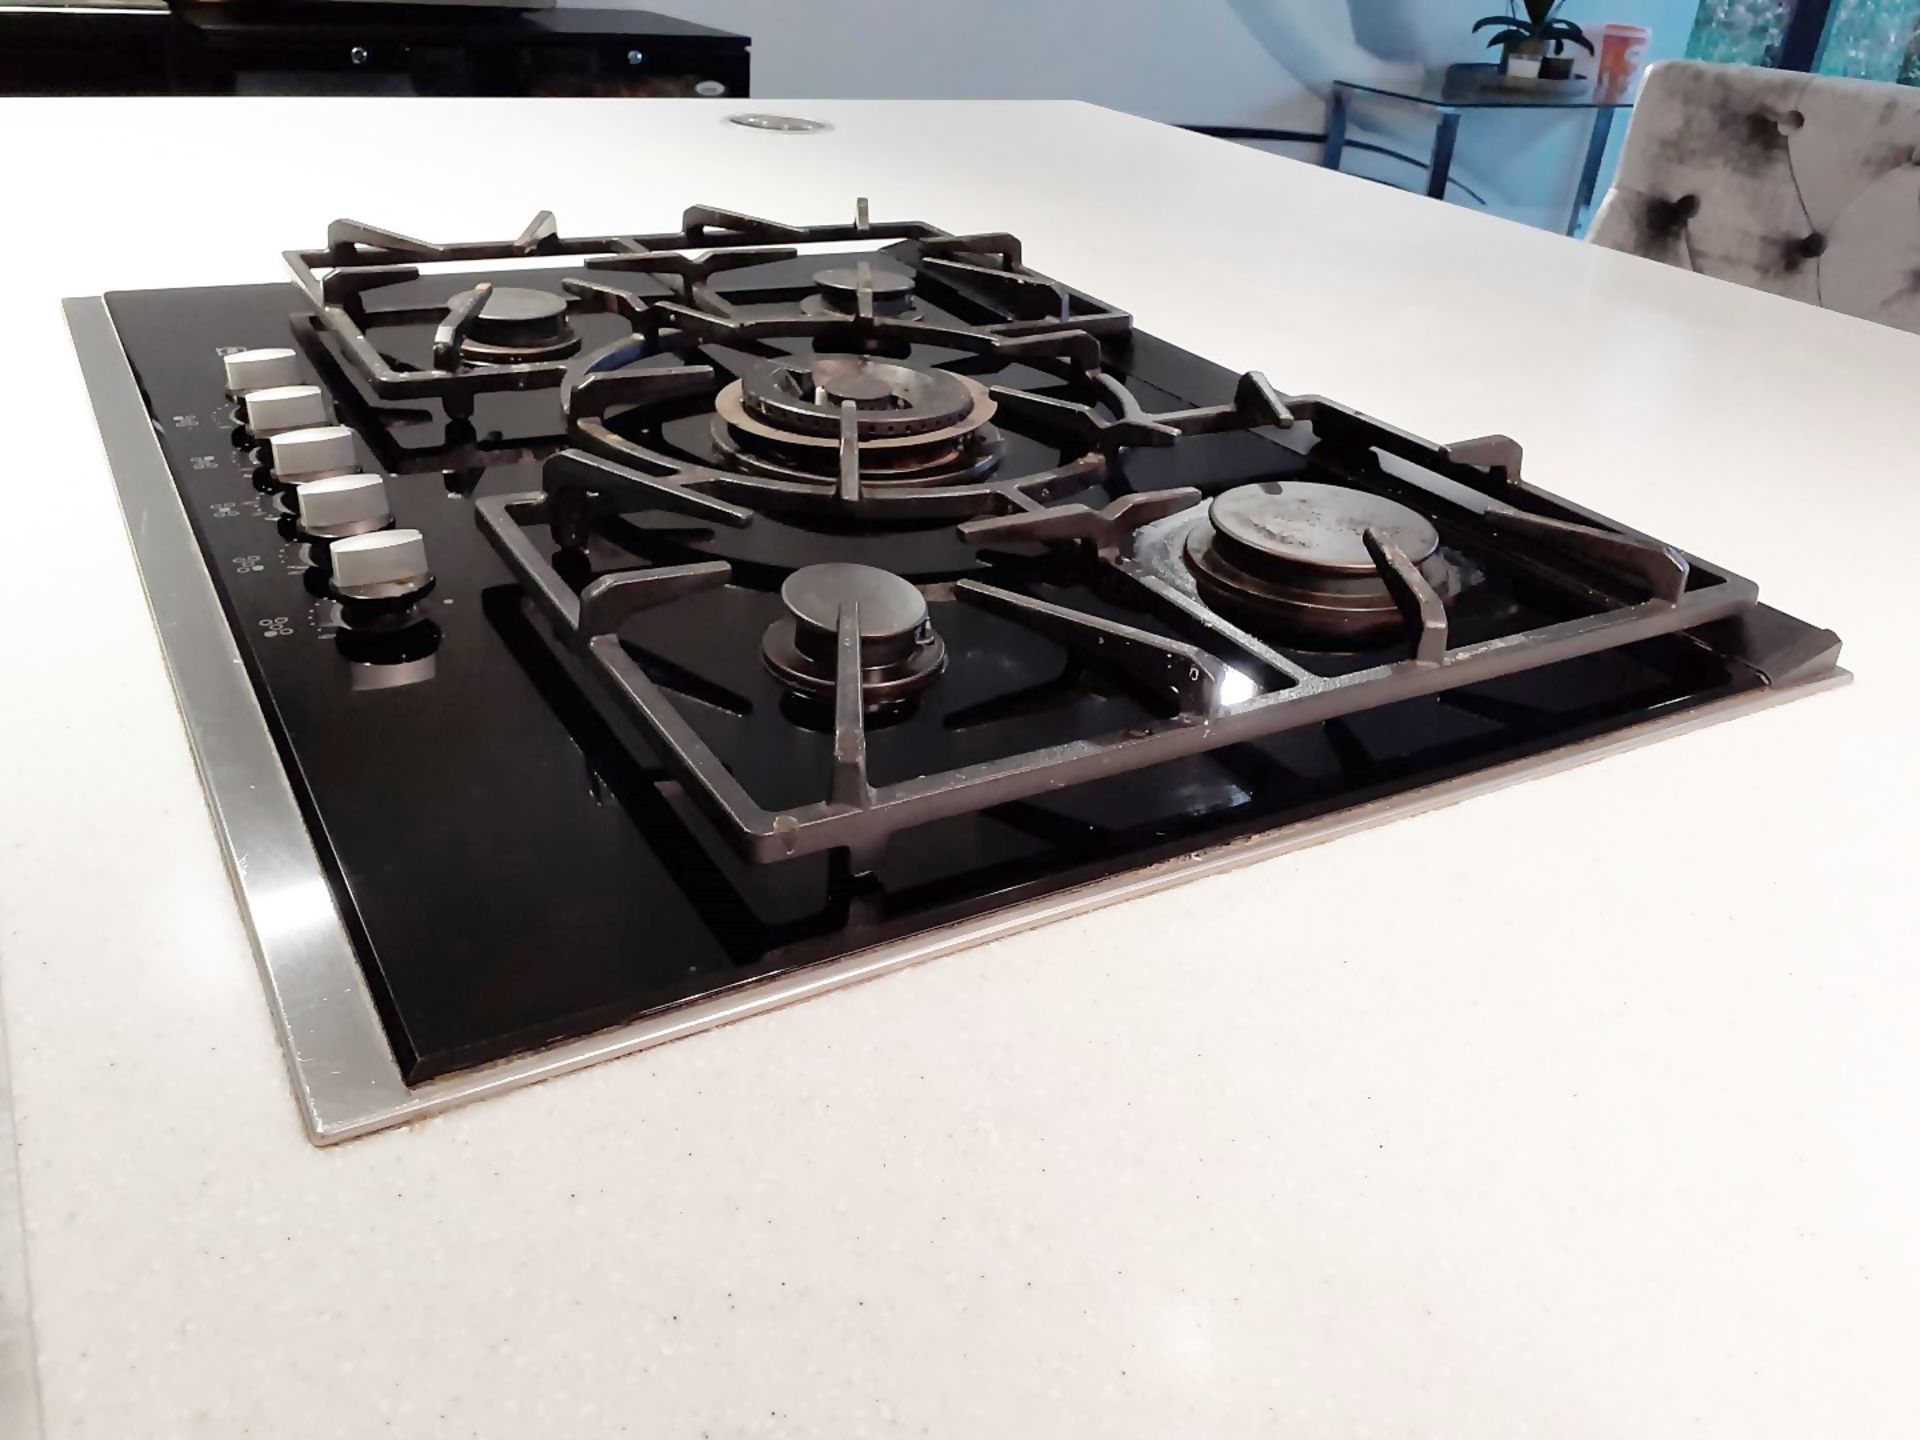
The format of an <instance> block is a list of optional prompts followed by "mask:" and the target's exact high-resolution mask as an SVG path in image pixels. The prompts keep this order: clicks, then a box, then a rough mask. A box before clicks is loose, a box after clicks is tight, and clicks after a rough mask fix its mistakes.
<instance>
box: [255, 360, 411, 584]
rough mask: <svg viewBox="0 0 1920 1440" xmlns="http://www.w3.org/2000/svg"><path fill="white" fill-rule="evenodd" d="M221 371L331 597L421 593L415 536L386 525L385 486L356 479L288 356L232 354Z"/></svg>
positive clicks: (345, 438) (338, 431)
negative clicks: (317, 558) (323, 558)
mask: <svg viewBox="0 0 1920 1440" xmlns="http://www.w3.org/2000/svg"><path fill="white" fill-rule="evenodd" d="M225 366H226V376H227V390H228V391H229V393H231V394H232V395H233V396H234V398H235V399H236V401H237V402H238V404H237V407H236V408H237V413H238V416H239V418H240V420H241V422H242V423H243V424H244V425H245V426H246V428H247V429H248V430H249V431H250V432H252V434H253V435H254V436H255V437H257V438H258V439H260V440H264V441H265V442H266V447H267V467H268V469H269V470H270V471H271V472H272V475H273V478H274V479H275V480H276V481H278V482H279V483H280V484H282V485H286V486H290V487H291V488H292V490H293V499H294V507H295V514H296V517H297V523H298V525H299V528H300V533H301V534H302V535H305V536H306V537H308V538H309V539H311V540H318V541H324V542H326V545H327V556H328V559H329V561H330V563H331V565H332V570H333V579H332V585H331V588H332V590H333V591H334V593H335V595H336V596H338V597H339V598H341V599H342V600H347V601H368V602H379V603H380V604H381V605H382V606H384V607H391V606H392V605H393V604H396V603H400V604H404V603H405V602H407V601H409V600H414V599H418V598H420V597H421V596H423V595H424V594H425V593H426V591H427V590H428V589H429V588H430V587H431V586H432V584H433V574H432V572H431V571H430V570H428V568H427V546H426V540H425V538H424V537H423V536H422V535H421V534H420V532H419V531H418V530H409V529H404V528H401V529H395V528H391V527H392V526H393V510H392V507H391V506H390V504H389V503H388V500H387V487H386V482H385V481H384V480H383V479H381V477H380V476H378V475H367V474H363V473H361V471H360V470H359V468H358V458H357V456H356V454H355V440H354V433H353V431H352V430H350V429H348V428H347V427H346V426H345V425H335V424H331V423H329V417H328V414H327V401H326V396H325V394H324V393H323V392H322V391H321V389H320V387H319V386H318V385H312V384H308V383H306V381H305V379H304V377H303V376H302V375H301V373H300V364H299V358H298V356H297V355H296V354H295V353H294V352H293V351H292V350H287V349H266V350H240V351H236V352H235V353H233V354H230V355H228V356H226V357H225Z"/></svg>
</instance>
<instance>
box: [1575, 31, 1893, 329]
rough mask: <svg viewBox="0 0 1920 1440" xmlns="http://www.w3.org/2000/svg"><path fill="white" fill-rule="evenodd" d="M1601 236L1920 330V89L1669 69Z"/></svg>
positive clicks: (1599, 239)
mask: <svg viewBox="0 0 1920 1440" xmlns="http://www.w3.org/2000/svg"><path fill="white" fill-rule="evenodd" d="M1589 238H1590V239H1591V240H1592V241H1593V243H1595V244H1596V245H1605V246H1607V247H1608V248H1610V249H1614V250H1626V251H1629V252H1631V253H1632V254H1635V255H1644V256H1646V257H1647V258H1649V259H1652V260H1661V261H1664V262H1666V263H1667V264H1669V265H1678V266H1681V267H1683V268H1685V269H1689V270H1696V271H1698V272H1700V273H1701V274H1702V275H1712V276H1716V277H1718V278H1719V279H1722V280H1732V281H1735V282H1737V283H1738V284H1741V285H1752V286H1755V287H1756V288H1758V289H1761V290H1771V291H1773V292H1774V293H1775V294H1777V295H1787V296H1791V297H1792V298H1794V299H1796V300H1805V301H1808V302H1810V303H1812V304H1815V305H1824V306H1825V307H1827V308H1828V309H1829V310H1843V311H1845V312H1846V313H1847V314H1849V315H1858V316H1861V317H1862V318H1863V319H1867V320H1876V321H1878V322H1880V323H1881V324H1883V325H1894V326H1898V327H1899V328H1901V329H1903V330H1912V331H1916V332H1920V89H1915V88H1910V87H1906V86H1900V85H1884V84H1878V83H1875V82H1873V81H1865V80H1837V79H1831V78H1828V77H1826V76H1821V75H1802V74H1796V73H1792V72H1788V71H1780V70H1756V69H1752V68H1749V67H1747V66H1744V65H1708V64H1703V63H1701V62H1698V61H1692V60H1683V61H1673V62H1670V63H1668V64H1664V65H1656V66H1654V67H1653V68H1652V69H1651V70H1650V71H1648V72H1647V80H1646V87H1645V89H1644V90H1643V91H1642V92H1641V97H1640V102H1639V104H1638V106H1637V107H1636V108H1635V110H1634V116H1633V124H1632V126H1631V127H1630V129H1629V130H1628V132H1627V145H1626V153H1625V154H1624V156H1623V157H1622V158H1621V161H1620V174H1619V177H1618V179H1617V180H1616V182H1615V184H1614V188H1613V189H1612V190H1611V191H1610V192H1609V193H1608V195H1607V198H1606V200H1605V202H1604V203H1603V204H1602V205H1601V207H1600V212H1599V214H1598V215H1596V216H1595V217H1594V222H1593V230H1592V233H1591V235H1590V236H1589Z"/></svg>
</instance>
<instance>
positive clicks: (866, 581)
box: [780, 562, 927, 641]
mask: <svg viewBox="0 0 1920 1440" xmlns="http://www.w3.org/2000/svg"><path fill="white" fill-rule="evenodd" d="M780 599H781V600H782V601H783V602H784V603H785V604H786V607H787V609H788V611H789V612H790V613H791V614H792V615H793V618H794V619H795V620H798V621H799V622H800V623H801V624H802V625H807V626H810V627H812V628H813V629H815V630H824V631H827V632H828V633H829V634H838V632H839V629H840V611H841V608H842V607H843V606H845V605H849V604H852V605H858V606H859V607H860V638H861V640H862V641H874V640H889V639H897V638H901V637H905V636H910V635H912V634H913V633H914V632H915V631H916V630H918V629H919V628H920V627H921V626H922V625H924V624H925V623H926V620H927V602H926V599H925V597H924V596H922V595H921V593H920V592H919V591H918V590H916V589H915V588H914V587H913V586H912V584H910V583H909V582H908V581H905V580H902V579H901V578H900V577H899V576H898V575H895V574H894V573H893V572H892V571H890V570H880V569H876V568H875V567H874V566H871V565H847V564H842V563H839V562H834V563H830V564H825V565H809V566H807V567H806V568H805V569H803V570H796V571H794V572H793V574H791V575H789V576H788V577H787V580H786V583H785V584H784V585H782V586H781V587H780Z"/></svg>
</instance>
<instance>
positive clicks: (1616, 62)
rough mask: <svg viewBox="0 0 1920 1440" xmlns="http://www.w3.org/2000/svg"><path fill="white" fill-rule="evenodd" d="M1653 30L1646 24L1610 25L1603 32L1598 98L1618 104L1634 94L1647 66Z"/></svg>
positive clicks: (1595, 83)
mask: <svg viewBox="0 0 1920 1440" xmlns="http://www.w3.org/2000/svg"><path fill="white" fill-rule="evenodd" d="M1652 41H1653V31H1651V30H1649V29H1648V28H1647V27H1646V26H1644V25H1608V26H1606V27H1605V28H1604V29H1602V30H1601V32H1600V68H1599V74H1598V76H1597V78H1596V79H1595V80H1594V84H1593V96H1594V99H1596V100H1599V101H1602V102H1603V103H1606V104H1610V105H1617V104H1619V103H1621V102H1622V101H1625V100H1630V99H1632V98H1633V87H1634V86H1635V85H1636V84H1638V83H1639V80H1640V72H1641V71H1642V70H1644V69H1646V67H1647V46H1648V45H1649V44H1651V43H1652Z"/></svg>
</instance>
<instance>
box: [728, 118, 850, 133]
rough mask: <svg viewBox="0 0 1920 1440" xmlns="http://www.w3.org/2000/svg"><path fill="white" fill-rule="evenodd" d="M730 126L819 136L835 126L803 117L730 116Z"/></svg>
mask: <svg viewBox="0 0 1920 1440" xmlns="http://www.w3.org/2000/svg"><path fill="white" fill-rule="evenodd" d="M727 123H728V124H730V125H744V126H746V127H747V128H748V129H749V130H771V131H773V132H774V133H775V134H777V135H817V134H818V133H819V132H820V131H822V130H831V129H832V128H833V126H831V125H829V124H828V123H827V122H826V121H824V120H809V119H807V118H805V117H804V116H801V115H765V114H758V113H755V114H747V115H729V116H728V117H727Z"/></svg>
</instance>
